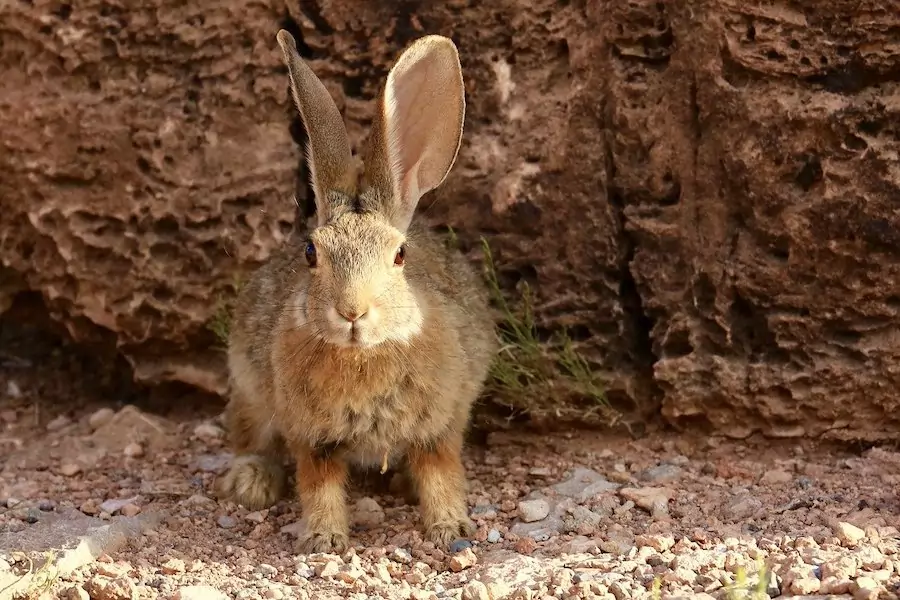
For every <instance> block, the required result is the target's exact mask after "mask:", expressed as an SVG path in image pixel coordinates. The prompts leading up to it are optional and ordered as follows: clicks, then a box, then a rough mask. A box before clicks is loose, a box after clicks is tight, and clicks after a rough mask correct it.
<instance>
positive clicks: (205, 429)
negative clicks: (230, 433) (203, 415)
mask: <svg viewBox="0 0 900 600" xmlns="http://www.w3.org/2000/svg"><path fill="white" fill-rule="evenodd" d="M194 435H195V436H197V437H198V438H200V439H201V440H219V439H222V438H223V437H224V436H225V430H224V429H222V428H221V427H219V426H218V425H216V424H215V423H210V422H208V421H206V422H203V423H200V424H199V425H197V426H196V427H194Z"/></svg>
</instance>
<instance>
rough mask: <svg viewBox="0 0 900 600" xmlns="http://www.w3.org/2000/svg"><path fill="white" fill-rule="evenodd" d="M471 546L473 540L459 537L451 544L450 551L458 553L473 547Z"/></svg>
mask: <svg viewBox="0 0 900 600" xmlns="http://www.w3.org/2000/svg"><path fill="white" fill-rule="evenodd" d="M471 547H472V542H470V541H469V540H467V539H464V538H460V539H458V540H454V541H453V542H452V543H451V544H450V552H451V553H452V554H457V553H459V552H462V551H463V550H465V549H466V548H471Z"/></svg>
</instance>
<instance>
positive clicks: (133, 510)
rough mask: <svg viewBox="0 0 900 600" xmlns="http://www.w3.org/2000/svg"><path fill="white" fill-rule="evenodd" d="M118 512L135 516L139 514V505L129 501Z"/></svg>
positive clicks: (127, 515)
mask: <svg viewBox="0 0 900 600" xmlns="http://www.w3.org/2000/svg"><path fill="white" fill-rule="evenodd" d="M119 512H120V513H121V514H123V515H125V516H126V517H136V516H138V515H139V514H141V507H140V506H138V505H137V504H132V503H131V502H129V503H128V504H126V505H125V506H123V507H122V509H121V510H120V511H119Z"/></svg>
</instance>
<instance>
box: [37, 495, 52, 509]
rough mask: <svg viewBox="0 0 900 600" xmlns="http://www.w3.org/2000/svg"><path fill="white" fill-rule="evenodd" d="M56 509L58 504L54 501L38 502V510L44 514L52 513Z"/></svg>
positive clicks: (44, 500)
mask: <svg viewBox="0 0 900 600" xmlns="http://www.w3.org/2000/svg"><path fill="white" fill-rule="evenodd" d="M55 509H56V502H54V501H53V500H47V499H46V498H45V499H43V500H41V501H40V502H38V510H42V511H44V512H52V511H53V510H55Z"/></svg>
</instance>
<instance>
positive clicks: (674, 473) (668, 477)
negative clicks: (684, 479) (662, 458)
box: [641, 464, 681, 483]
mask: <svg viewBox="0 0 900 600" xmlns="http://www.w3.org/2000/svg"><path fill="white" fill-rule="evenodd" d="M679 477H681V468H680V467H676V466H675V465H666V464H663V465H657V466H655V467H651V468H649V469H647V470H646V471H644V472H643V473H641V479H642V480H644V481H647V482H649V483H671V482H673V481H675V480H676V479H678V478H679Z"/></svg>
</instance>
